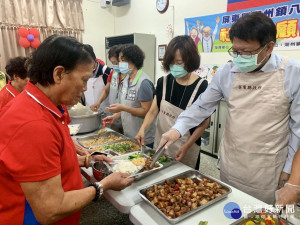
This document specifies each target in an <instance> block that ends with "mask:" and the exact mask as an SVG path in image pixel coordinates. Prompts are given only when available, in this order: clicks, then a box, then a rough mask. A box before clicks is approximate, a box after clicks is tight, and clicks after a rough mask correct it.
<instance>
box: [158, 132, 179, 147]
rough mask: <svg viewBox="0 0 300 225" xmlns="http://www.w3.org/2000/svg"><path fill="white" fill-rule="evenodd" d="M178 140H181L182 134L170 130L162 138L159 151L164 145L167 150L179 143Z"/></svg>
mask: <svg viewBox="0 0 300 225" xmlns="http://www.w3.org/2000/svg"><path fill="white" fill-rule="evenodd" d="M178 138H180V133H179V132H178V130H174V129H171V130H169V131H168V132H166V133H164V134H163V135H162V136H161V140H160V143H159V145H158V148H157V149H160V148H161V147H162V146H163V145H164V144H165V147H164V148H165V149H167V148H168V147H169V146H170V145H171V144H173V143H174V142H175V141H177V139H178Z"/></svg>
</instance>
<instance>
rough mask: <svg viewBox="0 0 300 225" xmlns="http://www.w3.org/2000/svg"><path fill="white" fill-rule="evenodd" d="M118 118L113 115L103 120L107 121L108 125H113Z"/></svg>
mask: <svg viewBox="0 0 300 225" xmlns="http://www.w3.org/2000/svg"><path fill="white" fill-rule="evenodd" d="M115 120H116V118H115V117H114V116H113V115H112V116H107V117H105V118H104V119H103V121H104V122H105V124H107V125H111V124H113V123H114V122H115Z"/></svg>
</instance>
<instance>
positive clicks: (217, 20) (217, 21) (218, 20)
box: [216, 16, 220, 24]
mask: <svg viewBox="0 0 300 225" xmlns="http://www.w3.org/2000/svg"><path fill="white" fill-rule="evenodd" d="M219 22H220V17H219V16H218V17H217V18H216V23H217V24H219Z"/></svg>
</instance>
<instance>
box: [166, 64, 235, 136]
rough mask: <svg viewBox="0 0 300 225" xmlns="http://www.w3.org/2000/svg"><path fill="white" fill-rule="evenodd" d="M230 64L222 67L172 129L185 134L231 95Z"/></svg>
mask: <svg viewBox="0 0 300 225" xmlns="http://www.w3.org/2000/svg"><path fill="white" fill-rule="evenodd" d="M230 68H231V66H230V64H226V65H225V66H224V67H223V68H220V69H219V70H218V71H217V73H216V74H215V76H214V77H213V79H212V81H211V83H210V84H209V85H208V87H207V89H206V90H205V92H204V93H202V94H201V95H200V96H199V98H198V99H197V100H196V101H195V102H194V103H193V105H192V106H191V107H190V108H189V109H188V110H185V111H184V112H182V113H181V114H180V115H179V117H178V119H177V121H176V123H175V125H174V126H173V127H172V129H175V130H177V131H178V132H179V133H180V135H181V136H183V135H184V134H185V133H186V132H187V131H188V130H189V129H191V128H193V127H197V126H198V125H199V124H200V123H202V121H203V120H205V119H206V118H208V117H209V116H210V115H211V114H212V113H213V112H214V111H215V109H216V107H217V105H218V104H219V102H220V100H221V99H222V98H223V97H225V98H227V97H228V96H229V93H230V91H231V86H232V73H231V72H230Z"/></svg>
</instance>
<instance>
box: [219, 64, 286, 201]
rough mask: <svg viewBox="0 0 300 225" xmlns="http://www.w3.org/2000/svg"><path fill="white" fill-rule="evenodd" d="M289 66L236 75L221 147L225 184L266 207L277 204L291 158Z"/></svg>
mask: <svg viewBox="0 0 300 225" xmlns="http://www.w3.org/2000/svg"><path fill="white" fill-rule="evenodd" d="M286 62H287V58H284V59H283V60H282V63H281V65H280V68H279V70H278V71H274V72H254V73H236V74H235V79H234V82H233V86H232V91H231V93H230V96H229V99H228V102H227V106H228V115H227V119H226V126H225V131H224V136H223V140H222V143H221V145H220V154H221V164H220V166H221V180H222V181H224V182H226V183H228V184H230V185H232V186H234V187H236V188H238V189H240V190H241V191H244V192H246V193H248V194H250V195H252V196H254V197H256V198H258V199H260V200H262V201H264V202H266V203H268V204H273V203H274V202H275V190H276V189H277V185H278V181H279V176H280V174H281V172H282V169H283V166H284V164H285V161H286V158H287V154H288V140H289V132H290V131H289V108H290V104H289V99H288V97H287V96H286V93H285V90H284V70H283V68H284V66H285V64H286Z"/></svg>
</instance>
